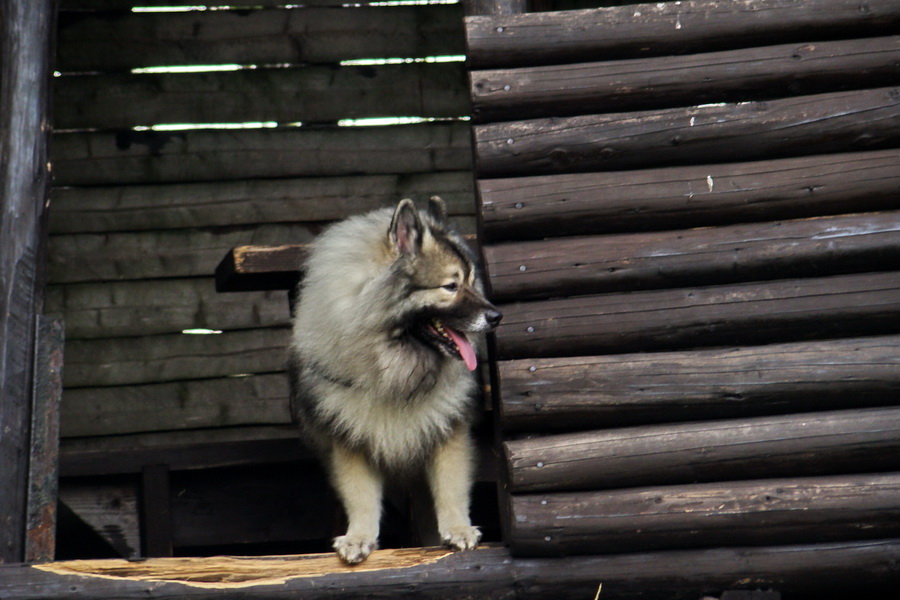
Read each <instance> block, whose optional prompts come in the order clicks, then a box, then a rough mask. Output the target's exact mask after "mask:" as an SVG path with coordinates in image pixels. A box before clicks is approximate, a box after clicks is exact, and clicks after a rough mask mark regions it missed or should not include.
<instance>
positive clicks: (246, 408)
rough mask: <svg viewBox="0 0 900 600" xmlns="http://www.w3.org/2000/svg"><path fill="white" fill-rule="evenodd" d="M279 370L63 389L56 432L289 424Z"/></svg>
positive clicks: (74, 433) (92, 433) (78, 434)
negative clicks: (275, 371) (125, 385)
mask: <svg viewBox="0 0 900 600" xmlns="http://www.w3.org/2000/svg"><path fill="white" fill-rule="evenodd" d="M288 395H289V394H288V382H287V377H285V376H284V374H282V373H278V374H272V375H252V376H247V377H223V378H219V379H200V380H194V381H178V382H174V383H155V384H147V385H137V386H131V387H124V386H114V387H100V388H73V389H67V390H66V391H65V401H64V402H63V403H62V417H61V418H62V423H61V426H60V435H62V436H63V437H82V436H101V435H121V434H126V433H142V432H151V431H178V430H185V429H201V428H206V427H236V426H246V425H289V424H291V423H292V418H291V412H290V406H289V404H290V402H289V399H288Z"/></svg>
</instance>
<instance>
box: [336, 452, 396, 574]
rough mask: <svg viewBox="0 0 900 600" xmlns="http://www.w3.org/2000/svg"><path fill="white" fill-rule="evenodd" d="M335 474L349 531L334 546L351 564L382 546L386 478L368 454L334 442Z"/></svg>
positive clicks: (338, 538)
mask: <svg viewBox="0 0 900 600" xmlns="http://www.w3.org/2000/svg"><path fill="white" fill-rule="evenodd" d="M331 476H332V482H333V485H334V488H335V490H336V491H337V494H338V497H339V498H340V500H341V503H342V504H343V505H344V511H345V512H346V513H347V521H348V526H347V533H346V534H345V535H342V536H339V537H337V538H335V540H334V549H335V550H336V551H337V553H338V556H340V557H341V559H342V560H343V561H344V562H346V563H349V564H351V565H353V564H356V563H360V562H362V561H364V560H366V558H368V556H369V554H370V553H371V552H372V550H374V549H375V548H377V547H378V531H379V524H380V521H381V497H382V489H383V482H382V477H381V474H380V473H379V472H378V471H376V470H375V469H374V468H373V467H372V465H371V464H369V461H368V460H366V458H365V456H363V455H362V454H360V453H358V452H353V451H351V450H347V449H345V448H342V447H340V446H338V445H336V444H335V445H334V448H333V450H332V452H331Z"/></svg>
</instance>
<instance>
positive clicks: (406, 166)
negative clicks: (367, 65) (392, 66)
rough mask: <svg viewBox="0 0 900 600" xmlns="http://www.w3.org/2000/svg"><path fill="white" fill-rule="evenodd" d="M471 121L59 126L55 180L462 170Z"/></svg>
mask: <svg viewBox="0 0 900 600" xmlns="http://www.w3.org/2000/svg"><path fill="white" fill-rule="evenodd" d="M469 130H470V128H469V125H468V124H467V123H464V122H458V123H431V124H424V125H405V126H393V127H335V128H324V129H317V128H303V127H298V128H290V127H288V128H278V129H248V130H237V131H234V130H196V131H176V132H171V131H120V132H116V133H103V132H98V133H68V134H67V133H59V134H56V135H55V136H54V138H53V146H52V152H53V174H54V178H55V181H56V184H57V185H112V184H133V183H163V182H173V183H177V182H182V183H185V182H191V181H221V180H241V179H248V178H260V177H307V176H310V177H321V176H344V175H360V174H372V175H382V174H397V173H400V174H404V175H405V174H413V173H425V172H432V171H461V170H464V169H467V168H469V167H470V166H471V160H472V159H471V148H470V131H469Z"/></svg>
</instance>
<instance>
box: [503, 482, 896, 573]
mask: <svg viewBox="0 0 900 600" xmlns="http://www.w3.org/2000/svg"><path fill="white" fill-rule="evenodd" d="M898 499H900V474H897V473H887V474H880V475H841V476H832V477H816V478H793V479H770V480H765V481H744V482H727V483H713V484H699V485H685V486H672V487H660V488H652V489H649V488H641V489H634V490H611V491H603V492H573V493H557V494H533V495H523V496H515V495H514V496H512V497H511V499H510V510H511V518H510V521H511V523H512V526H511V527H512V530H511V532H510V539H509V542H510V544H511V549H512V552H513V554H515V555H523V556H524V555H527V556H557V555H571V554H581V553H620V552H646V551H649V550H660V549H665V548H688V547H710V546H725V545H742V546H744V545H747V546H753V545H769V544H773V543H778V542H779V541H785V540H791V541H792V542H793V543H808V542H813V541H815V542H822V541H838V540H859V539H873V538H880V537H891V536H895V535H897V533H898V532H900V503H898Z"/></svg>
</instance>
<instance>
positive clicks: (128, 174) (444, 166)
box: [52, 13, 472, 185]
mask: <svg viewBox="0 0 900 600" xmlns="http://www.w3.org/2000/svg"><path fill="white" fill-rule="evenodd" d="M211 14H215V13H211ZM469 129H470V128H469V125H468V123H463V122H458V123H430V124H424V125H403V126H396V127H334V128H325V129H316V128H303V127H299V128H291V127H287V128H277V129H247V130H237V131H232V130H196V131H174V132H172V131H120V132H117V133H106V132H97V133H58V134H56V135H55V136H54V139H53V146H52V154H53V157H52V158H53V174H54V180H55V183H56V185H113V184H137V183H165V182H171V183H187V182H194V181H226V180H244V179H252V178H276V177H322V176H344V175H360V174H363V175H366V174H368V175H386V174H397V173H401V174H414V173H426V172H434V171H461V170H465V169H468V168H470V166H471V160H472V159H471V147H470V143H471V139H470V133H469ZM422 148H428V152H423V151H422Z"/></svg>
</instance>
